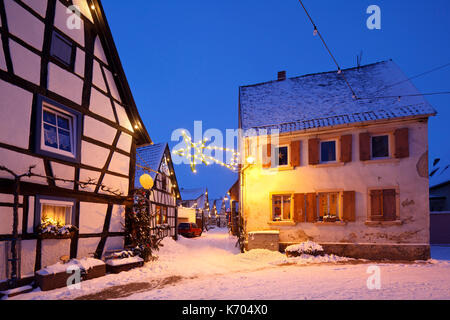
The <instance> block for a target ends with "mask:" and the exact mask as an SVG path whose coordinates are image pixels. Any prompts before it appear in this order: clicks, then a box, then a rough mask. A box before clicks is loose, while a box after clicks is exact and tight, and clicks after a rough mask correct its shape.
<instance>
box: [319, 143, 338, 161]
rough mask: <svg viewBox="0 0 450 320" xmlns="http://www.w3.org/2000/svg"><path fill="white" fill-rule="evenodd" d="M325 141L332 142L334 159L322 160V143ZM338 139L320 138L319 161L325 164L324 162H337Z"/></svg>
mask: <svg viewBox="0 0 450 320" xmlns="http://www.w3.org/2000/svg"><path fill="white" fill-rule="evenodd" d="M326 142H334V145H335V148H334V153H335V154H334V158H335V160H334V161H323V160H322V143H326ZM338 146H339V145H338V139H328V140H321V141H320V144H319V155H320V163H321V164H326V163H337V162H338Z"/></svg>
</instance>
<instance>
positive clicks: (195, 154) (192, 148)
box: [173, 131, 240, 173]
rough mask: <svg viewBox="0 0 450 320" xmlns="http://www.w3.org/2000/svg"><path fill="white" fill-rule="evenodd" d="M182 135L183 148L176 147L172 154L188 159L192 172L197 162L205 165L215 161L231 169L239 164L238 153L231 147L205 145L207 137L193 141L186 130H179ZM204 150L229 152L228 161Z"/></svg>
mask: <svg viewBox="0 0 450 320" xmlns="http://www.w3.org/2000/svg"><path fill="white" fill-rule="evenodd" d="M181 134H182V136H183V141H184V143H185V144H186V147H185V148H181V149H177V150H174V151H173V154H176V155H178V156H180V157H183V158H186V159H187V160H188V161H189V164H190V166H191V170H192V172H193V173H197V165H198V164H204V165H206V166H208V165H210V164H212V163H215V164H217V165H220V166H222V167H225V168H228V169H230V170H231V171H237V170H238V164H239V158H240V153H239V152H236V151H235V150H233V149H229V148H221V147H217V146H211V145H207V143H208V142H210V141H209V139H207V138H205V139H203V140H202V141H199V142H193V141H192V139H191V137H190V136H189V135H187V133H186V131H182V132H181ZM205 151H210V152H218V151H221V152H230V153H231V158H230V163H225V162H222V161H220V160H218V159H216V158H214V157H212V156H210V155H207V154H205Z"/></svg>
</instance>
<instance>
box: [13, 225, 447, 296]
mask: <svg viewBox="0 0 450 320" xmlns="http://www.w3.org/2000/svg"><path fill="white" fill-rule="evenodd" d="M163 243H164V247H163V248H162V249H161V251H160V253H159V259H158V260H157V261H155V262H150V263H147V264H146V265H145V266H144V267H143V268H140V269H135V270H132V271H129V272H123V273H120V274H117V275H112V274H111V275H107V276H106V277H103V278H98V279H94V280H90V281H86V282H83V283H82V285H81V289H80V290H69V289H67V288H63V289H58V290H54V291H51V292H41V291H40V290H39V289H37V290H35V291H34V292H31V293H29V294H24V295H20V296H17V297H15V298H13V299H22V300H28V299H52V300H53V299H58V300H61V299H77V298H78V299H164V300H165V299H175V300H178V299H188V300H201V299H212V300H222V299H243V300H246V299H251V300H253V299H269V300H270V299H283V300H288V299H295V300H298V299H450V247H434V248H433V252H432V255H433V260H430V261H427V262H418V263H412V264H390V263H378V264H373V263H371V262H367V261H356V260H351V259H345V258H339V257H335V256H325V257H317V258H313V257H305V256H303V257H299V258H286V256H285V255H283V254H281V253H278V252H270V251H266V250H253V251H250V252H248V253H245V254H240V253H239V250H238V249H237V248H236V247H235V243H236V240H235V238H234V237H230V236H229V235H228V233H227V230H226V229H214V230H211V231H210V232H208V233H204V234H203V236H202V237H201V238H195V239H185V238H180V240H179V241H178V242H175V241H173V240H172V239H165V240H164V242H163ZM372 265H376V266H378V267H379V268H380V269H379V270H380V275H381V289H380V290H369V289H368V287H367V279H368V278H369V276H370V275H371V274H368V273H367V270H368V267H369V266H372Z"/></svg>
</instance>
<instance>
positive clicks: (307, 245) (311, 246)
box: [285, 240, 324, 257]
mask: <svg viewBox="0 0 450 320" xmlns="http://www.w3.org/2000/svg"><path fill="white" fill-rule="evenodd" d="M285 251H286V255H287V256H288V257H298V256H301V255H302V254H308V255H311V256H319V255H323V254H324V251H323V248H322V246H321V245H320V244H318V243H315V242H313V241H309V240H308V241H306V242H303V243H299V244H294V245H292V246H289V247H287V248H286V250H285Z"/></svg>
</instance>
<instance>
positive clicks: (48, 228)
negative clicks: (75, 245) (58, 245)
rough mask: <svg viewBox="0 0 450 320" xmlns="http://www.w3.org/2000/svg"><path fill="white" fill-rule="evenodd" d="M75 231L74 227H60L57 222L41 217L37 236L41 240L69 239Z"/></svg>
mask: <svg viewBox="0 0 450 320" xmlns="http://www.w3.org/2000/svg"><path fill="white" fill-rule="evenodd" d="M77 230H78V229H77V227H75V226H72V225H62V224H61V223H60V222H59V221H54V220H53V219H51V218H48V217H47V216H43V217H42V222H41V225H40V226H39V227H38V234H39V237H40V238H41V239H70V238H72V237H73V235H74V234H75V232H77Z"/></svg>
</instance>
